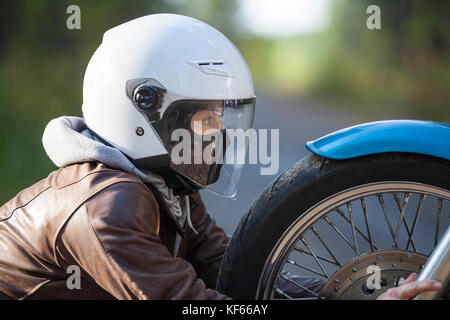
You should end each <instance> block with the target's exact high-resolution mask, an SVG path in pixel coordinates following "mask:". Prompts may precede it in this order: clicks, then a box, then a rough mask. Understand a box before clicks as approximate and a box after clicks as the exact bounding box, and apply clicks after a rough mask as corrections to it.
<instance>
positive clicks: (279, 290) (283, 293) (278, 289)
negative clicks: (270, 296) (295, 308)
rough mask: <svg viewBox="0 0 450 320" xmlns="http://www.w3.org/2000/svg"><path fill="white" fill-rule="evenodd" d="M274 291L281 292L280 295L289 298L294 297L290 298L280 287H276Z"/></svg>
mask: <svg viewBox="0 0 450 320" xmlns="http://www.w3.org/2000/svg"><path fill="white" fill-rule="evenodd" d="M275 292H276V293H279V294H281V295H282V296H284V297H286V298H288V299H289V300H295V299H294V298H292V297H291V296H290V295H288V294H287V293H286V292H284V291H283V290H281V289H280V288H276V289H275Z"/></svg>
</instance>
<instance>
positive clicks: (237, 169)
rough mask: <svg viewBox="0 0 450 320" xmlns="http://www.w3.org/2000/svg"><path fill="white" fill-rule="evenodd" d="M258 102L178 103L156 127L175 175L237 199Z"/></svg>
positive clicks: (183, 101) (248, 100)
mask: <svg viewBox="0 0 450 320" xmlns="http://www.w3.org/2000/svg"><path fill="white" fill-rule="evenodd" d="M254 110H255V99H254V98H250V99H239V100H225V101H224V100H180V101H175V102H174V103H172V104H171V105H170V106H169V107H168V109H167V111H166V112H165V113H164V117H163V119H161V120H163V121H159V122H158V124H156V125H155V129H156V131H157V132H158V134H159V136H160V137H161V140H162V142H163V144H164V146H165V147H166V149H167V150H168V152H169V155H170V159H171V163H170V166H171V168H172V169H173V170H175V171H176V172H178V173H179V174H181V175H183V176H184V177H185V178H187V179H189V180H190V181H191V182H193V183H194V184H196V185H198V186H199V187H200V188H205V189H207V190H209V191H211V192H213V193H215V194H219V195H222V196H225V197H234V196H235V195H236V192H237V187H238V182H239V180H240V177H241V174H242V170H243V168H244V164H245V160H246V157H247V151H248V143H249V141H248V138H249V135H248V133H247V129H249V128H251V127H252V126H253V116H254Z"/></svg>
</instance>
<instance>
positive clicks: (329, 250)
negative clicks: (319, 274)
mask: <svg viewBox="0 0 450 320" xmlns="http://www.w3.org/2000/svg"><path fill="white" fill-rule="evenodd" d="M311 230H312V232H313V233H314V234H315V236H316V237H317V238H318V239H319V241H320V242H321V243H322V245H323V246H324V247H325V249H327V251H328V253H329V254H330V255H331V257H332V258H333V259H334V261H335V263H334V264H336V265H338V266H339V267H342V265H341V263H340V262H339V260H338V259H337V258H336V256H335V255H334V253H333V251H332V250H331V249H330V248H329V247H328V246H327V245H326V243H325V241H323V239H322V237H321V236H320V234H319V232H318V231H317V228H316V227H315V226H314V225H313V226H312V227H311ZM317 258H319V256H317ZM319 259H320V258H319Z"/></svg>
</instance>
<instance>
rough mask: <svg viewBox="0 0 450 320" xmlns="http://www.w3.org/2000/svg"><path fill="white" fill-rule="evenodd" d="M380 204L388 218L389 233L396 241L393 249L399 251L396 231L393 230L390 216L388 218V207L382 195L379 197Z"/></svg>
mask: <svg viewBox="0 0 450 320" xmlns="http://www.w3.org/2000/svg"><path fill="white" fill-rule="evenodd" d="M378 202H380V205H381V208H382V209H383V213H384V217H385V218H386V222H387V224H388V227H389V232H390V233H391V237H392V240H393V241H394V244H393V245H392V247H393V248H395V249H398V248H399V247H398V243H397V240H396V239H395V235H394V230H393V229H392V225H391V220H390V219H389V216H388V214H387V210H386V206H385V205H384V199H383V195H381V194H379V195H378Z"/></svg>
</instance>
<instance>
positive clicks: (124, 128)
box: [82, 14, 255, 197]
mask: <svg viewBox="0 0 450 320" xmlns="http://www.w3.org/2000/svg"><path fill="white" fill-rule="evenodd" d="M254 106H255V97H254V89H253V81H252V76H251V72H250V70H249V67H248V65H247V63H246V62H245V60H244V58H243V57H242V55H241V54H240V52H239V50H238V49H237V48H236V47H235V46H234V45H233V43H231V41H230V40H228V39H227V38H226V37H225V36H224V35H223V34H222V33H220V32H219V31H217V30H216V29H214V28H213V27H211V26H209V25H207V24H205V23H203V22H201V21H199V20H196V19H193V18H189V17H186V16H181V15H175V14H155V15H149V16H144V17H141V18H138V19H135V20H132V21H129V22H127V23H124V24H122V25H119V26H117V27H115V28H112V29H110V30H108V31H106V32H105V34H104V36H103V41H102V43H101V45H100V46H99V47H98V49H97V50H96V52H95V53H94V55H93V56H92V58H91V60H90V62H89V64H88V66H87V69H86V73H85V77H84V84H83V107H82V109H83V117H84V120H85V122H86V125H87V126H88V128H89V129H90V130H91V131H92V132H93V133H94V134H95V135H96V136H97V137H98V138H99V139H101V140H102V141H103V142H104V143H106V144H108V145H111V146H113V147H115V148H117V149H118V150H120V151H121V152H122V153H123V154H125V155H126V156H127V157H128V158H129V159H130V160H131V161H132V162H133V163H134V164H135V165H136V166H137V167H138V168H139V169H142V170H149V171H152V172H155V173H157V174H160V175H161V176H162V177H164V178H165V180H166V182H167V183H168V185H169V186H170V187H172V188H173V189H174V190H175V191H176V192H178V193H181V194H182V193H190V192H193V191H195V190H198V189H201V188H207V189H209V190H211V191H213V192H215V193H218V194H221V195H224V196H231V197H232V196H234V195H235V193H236V190H237V182H238V180H239V178H240V175H241V172H242V169H243V163H242V161H241V162H240V163H237V162H236V161H229V160H230V159H234V160H236V156H231V157H226V156H224V159H228V161H227V162H225V163H223V164H222V163H212V164H207V163H204V162H203V161H202V163H197V162H195V161H191V162H189V161H188V162H186V161H184V162H182V163H180V161H179V160H178V161H175V160H174V159H173V157H172V156H171V153H172V152H171V151H172V150H173V148H174V147H175V146H176V144H177V143H179V142H180V141H179V140H177V139H174V138H173V136H174V135H175V134H174V131H175V130H176V129H185V130H187V131H188V132H190V133H191V134H192V135H193V136H196V135H197V138H198V137H199V136H200V137H201V136H203V137H202V138H205V136H208V135H209V134H210V132H213V133H214V130H215V131H220V133H221V137H225V138H226V134H227V131H226V129H243V130H244V131H245V130H246V129H248V128H250V127H251V126H252V125H253V114H254ZM197 121H200V123H202V124H203V125H204V126H203V127H201V129H200V131H199V130H198V128H199V127H195V125H194V123H198V122H197ZM206 129H212V131H211V130H209V131H208V130H206ZM216 137H217V136H216ZM203 140H208V139H203ZM203 140H202V139H200V145H201V148H202V149H201V150H203V148H204V144H205V143H206V142H204V141H203ZM195 141H196V142H195ZM198 141H199V140H198V139H195V138H194V137H193V138H192V141H191V145H192V148H193V149H195V148H196V147H195V145H196V144H197V145H198V144H199V142H198ZM223 141H226V139H224V140H223ZM233 145H234V146H232V147H227V145H225V147H223V148H222V151H221V152H223V153H228V152H232V154H234V155H236V154H238V153H239V150H236V148H245V150H244V152H246V149H247V146H246V145H245V146H238V145H237V144H233ZM222 146H223V144H222ZM197 147H198V146H197ZM231 149H234V150H231ZM197 150H198V149H197ZM217 150H219V149H217ZM194 151H195V150H194ZM240 151H242V150H240ZM192 159H193V157H192ZM230 162H231V163H230Z"/></svg>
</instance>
